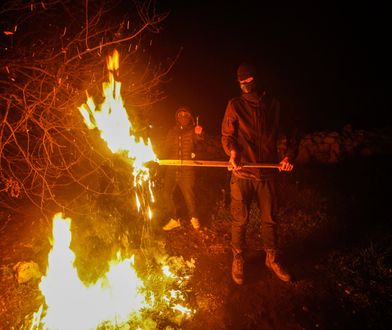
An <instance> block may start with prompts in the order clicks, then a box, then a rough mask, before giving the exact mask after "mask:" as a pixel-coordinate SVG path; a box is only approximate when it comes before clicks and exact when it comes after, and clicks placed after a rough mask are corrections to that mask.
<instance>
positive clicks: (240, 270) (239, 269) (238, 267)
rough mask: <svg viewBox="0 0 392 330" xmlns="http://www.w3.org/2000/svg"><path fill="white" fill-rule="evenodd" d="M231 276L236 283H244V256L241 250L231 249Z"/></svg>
mask: <svg viewBox="0 0 392 330" xmlns="http://www.w3.org/2000/svg"><path fill="white" fill-rule="evenodd" d="M231 277H232V278H233V281H234V282H235V283H237V284H238V285H242V284H243V283H244V258H243V256H242V253H241V252H237V251H233V264H232V266H231Z"/></svg>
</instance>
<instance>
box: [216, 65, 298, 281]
mask: <svg viewBox="0 0 392 330" xmlns="http://www.w3.org/2000/svg"><path fill="white" fill-rule="evenodd" d="M236 75H237V80H238V84H239V87H240V89H241V96H239V97H235V98H232V99H230V100H229V101H228V103H227V106H226V111H225V114H224V117H223V120H222V127H221V128H222V129H221V133H222V146H223V149H224V150H225V152H226V154H227V155H228V156H229V157H230V160H229V163H230V164H231V166H232V175H231V181H230V190H231V214H232V226H231V246H232V250H233V263H232V278H233V280H234V282H235V283H237V284H242V283H243V281H244V257H243V251H244V249H245V245H246V242H245V239H246V228H247V224H248V223H249V213H250V207H251V203H252V201H253V199H255V201H256V203H257V205H258V207H259V210H260V223H261V228H260V229H261V230H260V231H261V238H262V241H263V244H264V249H265V251H266V261H265V264H266V266H267V267H268V268H269V269H271V270H272V271H273V272H274V273H275V274H276V275H277V276H278V278H280V279H281V280H282V281H285V282H288V281H290V274H289V273H288V272H287V270H285V269H284V267H283V266H282V265H281V263H280V262H279V260H278V258H277V255H278V252H279V251H278V248H279V247H278V244H277V241H278V240H277V226H278V224H277V219H276V217H275V211H276V187H275V177H276V174H277V171H276V169H271V168H253V167H241V163H279V170H280V171H291V170H292V168H293V165H292V163H291V162H292V160H293V159H294V157H295V154H296V150H297V146H298V144H297V140H296V139H290V138H289V136H287V135H286V136H287V139H286V143H287V148H286V154H285V155H284V156H283V158H279V153H278V138H279V135H280V134H281V131H282V128H283V126H284V125H282V122H281V111H280V102H279V100H278V99H277V98H275V97H274V96H272V95H270V94H269V93H266V92H265V91H264V90H259V86H258V79H259V77H258V75H257V73H256V70H255V68H254V66H253V65H251V64H248V63H242V64H240V65H239V67H238V69H237V72H236ZM292 124H293V123H291V125H292Z"/></svg>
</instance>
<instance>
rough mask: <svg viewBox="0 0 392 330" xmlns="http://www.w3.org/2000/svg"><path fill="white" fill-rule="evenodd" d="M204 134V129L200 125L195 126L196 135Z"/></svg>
mask: <svg viewBox="0 0 392 330" xmlns="http://www.w3.org/2000/svg"><path fill="white" fill-rule="evenodd" d="M202 132H203V127H202V126H200V125H196V126H195V134H197V135H200V134H201V133H202Z"/></svg>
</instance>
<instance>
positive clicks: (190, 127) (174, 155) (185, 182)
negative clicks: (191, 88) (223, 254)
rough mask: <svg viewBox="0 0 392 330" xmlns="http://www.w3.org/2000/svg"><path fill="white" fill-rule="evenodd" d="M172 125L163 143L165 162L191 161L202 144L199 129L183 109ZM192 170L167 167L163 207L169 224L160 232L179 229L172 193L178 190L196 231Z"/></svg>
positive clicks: (188, 167)
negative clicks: (166, 159)
mask: <svg viewBox="0 0 392 330" xmlns="http://www.w3.org/2000/svg"><path fill="white" fill-rule="evenodd" d="M175 120H176V124H175V126H174V127H173V128H172V129H171V130H169V132H168V134H167V138H166V143H165V149H166V152H165V156H166V158H168V159H179V160H191V159H193V158H195V156H196V147H197V144H198V143H199V142H201V141H202V140H203V134H202V131H203V128H202V127H201V126H200V125H195V122H194V119H193V116H192V113H191V109H190V108H189V107H187V106H181V107H179V108H178V110H177V111H176V114H175ZM194 185H195V169H194V168H193V167H191V166H184V167H181V166H178V167H169V168H167V169H166V175H165V181H164V189H163V190H164V192H163V195H164V205H165V207H166V208H167V214H169V217H170V220H169V222H168V223H167V224H166V225H165V226H164V227H163V230H172V229H174V228H177V227H180V226H181V222H180V219H179V217H178V215H177V208H176V201H175V199H174V196H175V194H174V193H175V189H176V188H177V187H178V188H180V190H181V193H182V195H183V197H184V200H185V204H186V207H187V212H188V217H189V219H190V223H191V225H192V227H193V228H194V229H195V230H198V229H199V228H200V223H199V216H198V212H197V209H196V204H195V191H194Z"/></svg>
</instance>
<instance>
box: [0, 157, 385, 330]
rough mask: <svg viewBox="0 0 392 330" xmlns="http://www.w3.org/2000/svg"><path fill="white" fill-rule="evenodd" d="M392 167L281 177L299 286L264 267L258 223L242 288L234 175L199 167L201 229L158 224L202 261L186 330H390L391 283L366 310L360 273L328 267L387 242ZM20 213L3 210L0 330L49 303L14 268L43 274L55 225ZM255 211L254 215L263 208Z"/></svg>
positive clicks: (312, 170) (375, 163) (289, 254)
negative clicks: (237, 271) (236, 258)
mask: <svg viewBox="0 0 392 330" xmlns="http://www.w3.org/2000/svg"><path fill="white" fill-rule="evenodd" d="M390 164H391V159H390V157H383V158H382V159H380V158H366V159H357V160H351V161H349V162H345V163H341V164H338V165H316V166H311V165H307V166H302V167H301V166H300V167H299V168H297V169H296V171H294V172H293V173H291V174H289V175H282V176H280V179H279V180H280V181H279V189H280V190H279V191H280V201H281V205H282V206H281V212H280V215H283V216H285V219H284V220H283V221H282V229H281V231H282V234H281V241H283V243H282V249H283V254H282V256H283V259H282V261H283V262H284V263H285V264H286V265H287V267H288V268H289V269H290V271H291V273H292V275H293V280H292V281H291V282H290V283H284V282H282V281H280V280H279V279H278V278H277V277H276V276H274V274H272V273H271V272H270V271H269V270H268V269H267V268H266V267H265V265H264V258H265V254H264V252H263V250H262V245H261V242H260V238H259V236H258V233H257V229H255V228H257V224H254V223H250V224H249V230H248V237H247V242H248V250H247V254H246V266H245V274H246V278H245V283H244V285H242V286H238V285H236V284H235V283H234V282H233V281H232V279H231V273H230V270H231V260H232V259H231V257H232V255H231V250H230V212H229V198H228V190H227V188H228V185H227V182H228V181H227V180H228V174H227V173H224V172H222V169H202V170H200V181H199V186H198V189H199V190H198V193H199V199H198V202H199V204H198V205H199V208H200V211H201V213H202V217H201V225H202V229H201V230H200V231H195V230H193V228H192V227H191V226H190V224H188V223H187V222H186V221H183V225H182V226H181V227H180V228H177V229H174V230H172V231H169V232H163V231H161V230H160V226H161V224H162V223H163V220H162V223H159V225H157V226H156V227H155V228H154V233H155V235H156V240H157V241H160V242H162V243H163V244H164V246H165V250H166V252H167V253H168V254H169V255H178V256H183V257H184V258H185V259H191V258H193V259H194V260H195V264H196V268H195V271H194V274H193V277H192V279H191V284H192V297H193V298H192V299H193V304H194V306H195V307H196V308H197V312H196V313H195V315H194V316H193V317H192V318H191V319H189V320H186V321H185V322H183V324H182V325H181V328H182V329H293V330H296V329H387V328H388V326H389V324H390V322H391V321H392V319H391V315H392V312H391V308H390V300H389V299H390V296H389V294H390V293H391V290H390V282H389V284H388V283H384V285H385V287H384V289H383V290H380V291H378V292H385V295H380V296H377V297H373V296H370V295H368V296H367V297H371V299H372V301H370V302H368V303H366V304H362V305H361V304H360V303H358V299H359V298H358V297H360V296H359V294H360V293H361V294H362V296H361V297H363V296H366V292H359V290H357V289H356V288H358V286H356V285H355V283H354V280H355V276H354V275H353V277H352V280H353V282H352V283H349V282H347V280H345V279H343V278H341V279H339V278H338V274H339V272H338V269H333V268H331V265H337V264H338V263H337V261H336V259H335V261H334V262H335V263H334V262H331V256H333V255H338V256H344V255H345V253H346V252H345V251H353V249H355V248H357V247H361V246H362V247H363V246H367V244H368V243H369V242H370V241H375V240H377V241H382V240H385V239H388V238H390V236H391V235H390V233H391V232H390V224H389V223H388V220H390V219H387V216H386V214H388V212H387V211H388V210H387V209H388V205H387V203H386V199H385V198H384V194H383V188H385V189H386V188H389V187H390V183H391V182H390V179H388V175H387V174H388V169H389V168H390ZM301 198H302V199H301ZM306 199H308V200H306ZM19 211H20V212H18V213H17V214H15V213H10V212H8V211H7V210H3V211H2V212H1V222H0V238H1V240H0V262H1V264H0V277H1V284H0V292H1V293H0V297H1V300H0V329H23V328H25V327H26V324H27V323H28V317H31V314H32V312H34V311H36V310H37V308H38V307H39V305H40V304H41V303H42V301H43V298H42V296H41V295H40V293H39V290H38V283H39V279H32V280H30V281H27V282H26V283H20V284H19V283H18V282H17V281H16V278H15V270H14V268H15V265H16V264H17V263H18V262H20V261H34V262H36V263H37V264H38V265H39V267H40V269H44V267H45V266H46V262H47V260H46V259H47V254H48V251H49V249H50V243H49V240H48V238H49V237H50V234H51V233H50V231H51V229H50V227H51V224H50V223H49V222H48V221H46V220H44V218H43V217H41V216H40V215H39V213H38V212H36V211H32V210H31V208H29V207H26V208H25V209H23V208H21V209H20V210H19ZM252 212H253V213H252V214H253V218H257V209H256V210H254V211H252ZM307 217H308V218H307ZM251 218H252V216H251ZM316 218H317V221H316V220H315V219H316ZM304 219H305V220H306V221H307V222H306V221H304ZM347 253H348V252H347ZM342 260H344V258H343V259H342ZM389 260H390V259H389ZM344 266H345V264H344V263H343V264H340V267H343V268H344ZM389 267H390V265H389ZM389 271H391V269H390V268H389ZM390 276H391V274H389V278H390ZM376 280H377V279H376ZM369 285H370V283H369ZM379 285H382V283H379ZM362 288H363V287H362ZM369 290H370V288H369ZM388 297H389V298H388ZM388 306H389V307H388ZM380 307H381V308H380Z"/></svg>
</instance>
